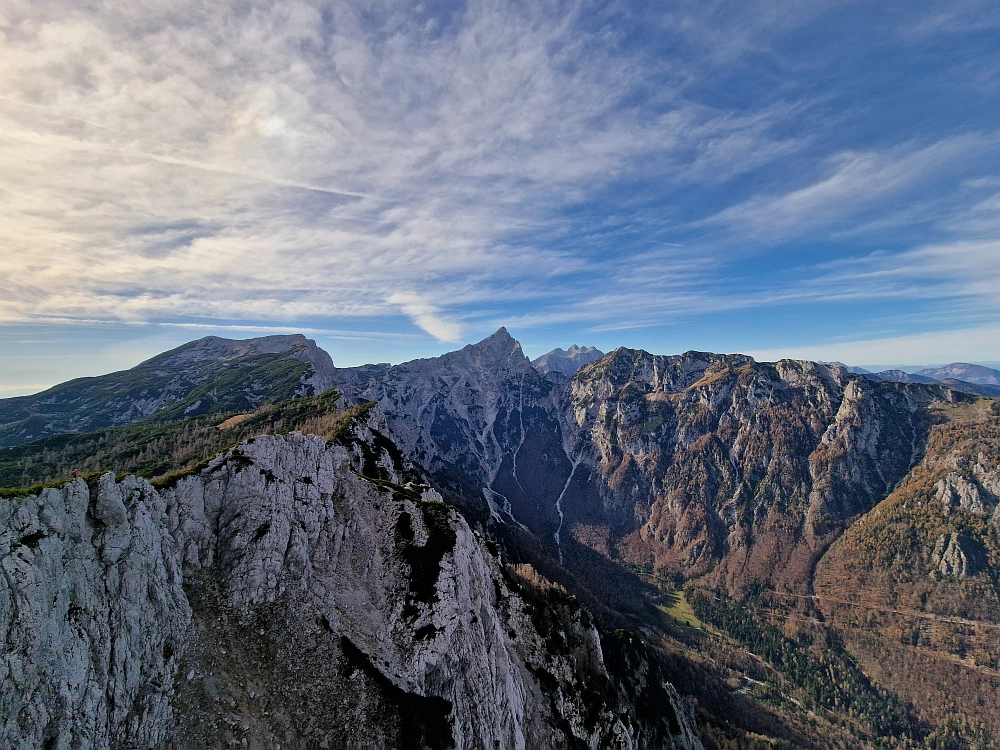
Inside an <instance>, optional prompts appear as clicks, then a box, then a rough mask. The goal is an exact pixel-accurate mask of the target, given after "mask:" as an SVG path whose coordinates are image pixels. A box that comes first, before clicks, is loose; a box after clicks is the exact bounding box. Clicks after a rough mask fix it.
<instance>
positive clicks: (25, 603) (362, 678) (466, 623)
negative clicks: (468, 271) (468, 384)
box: [0, 410, 700, 748]
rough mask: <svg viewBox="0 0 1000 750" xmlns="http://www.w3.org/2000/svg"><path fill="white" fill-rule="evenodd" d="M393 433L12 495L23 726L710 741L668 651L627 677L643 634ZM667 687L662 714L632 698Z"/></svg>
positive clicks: (238, 737) (10, 615)
mask: <svg viewBox="0 0 1000 750" xmlns="http://www.w3.org/2000/svg"><path fill="white" fill-rule="evenodd" d="M383 430H384V425H383V424H382V423H381V422H380V421H379V416H378V412H377V410H375V411H372V412H369V416H368V418H367V420H361V419H357V420H355V421H354V422H352V423H351V426H350V428H349V430H348V432H347V433H345V435H344V436H342V437H341V438H338V440H337V441H335V442H333V443H328V442H327V441H325V440H323V439H321V438H315V437H311V436H303V435H299V434H295V433H293V434H290V435H286V436H265V437H260V438H257V439H255V440H249V441H246V442H244V443H243V444H241V445H240V446H238V447H237V448H234V449H232V450H230V451H228V452H227V453H225V454H221V455H220V456H218V457H217V458H216V459H214V460H213V461H212V462H211V463H210V464H209V465H208V466H207V467H206V468H205V469H203V470H201V471H200V472H196V473H191V474H187V475H184V476H180V477H177V478H176V479H175V480H172V481H171V482H169V483H168V484H167V486H164V487H162V488H161V489H156V488H154V487H153V486H151V485H150V484H149V483H148V482H146V481H145V480H140V479H137V478H135V477H126V478H124V479H123V480H121V481H115V478H114V477H113V476H112V475H110V474H107V475H105V476H103V477H102V478H101V479H100V481H99V483H96V484H95V485H94V486H88V484H87V483H85V482H84V481H83V480H75V481H73V482H69V483H67V484H66V485H65V486H63V488H62V489H61V490H60V489H48V490H45V491H44V492H43V493H42V494H41V495H36V496H31V497H28V498H26V499H3V500H0V529H2V533H0V556H2V569H3V573H4V575H3V579H2V581H0V583H2V590H0V626H2V630H3V632H4V633H5V634H6V636H5V638H6V640H5V644H4V649H3V652H2V659H0V686H2V689H0V695H2V696H3V697H2V698H0V708H2V712H3V717H4V720H3V722H2V725H0V733H2V744H3V745H4V746H5V747H11V748H37V747H46V748H50V747H51V748H64V747H66V748H68V747H73V748H91V747H93V748H105V747H109V748H125V747H134V746H139V747H152V746H166V747H179V748H180V747H190V746H193V745H197V746H206V747H213V746H219V747H221V746H226V745H230V746H231V745H234V744H235V745H236V746H243V747H251V748H265V747H266V748H273V747H277V746H278V745H279V744H280V746H281V747H283V748H289V747H292V748H294V747H328V746H330V747H332V746H337V747H359V748H360V747H365V748H370V747H386V748H389V747H452V746H454V747H457V748H492V747H495V746H500V747H512V748H517V747H528V748H531V747H538V748H542V747H554V746H564V747H573V746H579V747H621V748H638V747H665V748H667V747H676V748H681V747H683V748H699V747H700V742H699V740H698V739H697V736H696V732H695V729H694V726H693V719H692V715H691V709H690V707H689V706H688V705H687V704H686V703H685V701H684V700H682V699H681V698H680V697H679V696H678V695H677V693H676V691H675V690H673V688H672V687H671V686H669V684H668V685H664V684H662V682H660V681H659V680H657V681H656V683H655V684H653V683H651V682H648V681H647V680H648V679H651V678H646V679H644V678H643V677H642V675H643V674H653V675H655V674H657V672H656V670H655V669H651V667H650V665H649V664H645V666H644V665H643V663H637V662H635V659H636V656H635V652H634V650H633V651H628V649H626V651H627V652H628V654H629V656H628V659H626V661H627V662H628V664H626V665H625V668H627V670H626V671H627V672H628V673H627V677H628V680H627V681H623V680H622V679H621V678H620V677H616V676H613V674H612V672H614V673H615V674H618V673H620V672H621V670H622V669H623V667H622V665H621V664H620V663H619V664H618V666H617V667H616V668H615V669H613V670H612V669H609V666H608V664H607V663H606V657H605V653H606V652H607V653H608V654H612V655H613V654H619V653H621V652H622V646H621V644H620V643H618V642H615V643H614V644H610V645H611V648H610V649H605V648H603V647H602V637H601V635H600V634H599V633H598V631H597V630H596V629H595V627H594V624H593V621H592V620H591V619H590V617H589V615H588V614H587V612H586V610H584V609H582V608H581V607H580V606H579V604H577V603H575V601H574V600H573V599H572V598H571V597H567V596H565V595H558V596H554V595H553V594H552V592H551V591H550V590H549V589H548V588H547V584H544V579H539V577H538V576H537V575H534V574H532V572H531V570H530V568H529V569H527V572H525V569H523V567H522V568H520V569H513V568H510V567H509V566H505V565H504V564H502V562H501V561H500V560H499V559H498V558H497V557H496V554H497V551H496V550H495V548H491V547H490V545H489V544H487V542H486V541H484V540H483V539H482V538H481V537H480V536H478V535H477V534H476V533H475V532H474V531H473V530H472V529H471V528H470V527H469V525H468V524H467V523H466V522H465V521H464V519H463V518H462V516H461V515H459V514H457V513H456V512H455V511H454V510H453V509H451V508H449V507H448V506H447V505H445V504H443V503H442V502H441V501H440V495H438V494H437V493H436V492H435V491H434V490H433V489H431V487H430V486H429V485H427V484H426V483H425V481H424V480H423V479H422V477H421V475H420V474H419V473H418V472H417V471H416V470H415V469H413V468H412V467H411V466H410V465H409V464H408V463H407V462H406V460H405V459H403V458H402V456H401V454H400V452H399V450H398V449H397V448H396V447H395V446H394V445H393V444H392V442H391V441H390V440H388V439H387V438H386V437H385V435H384V432H383ZM539 580H541V581H542V583H541V584H540V583H539ZM629 660H631V661H629ZM629 664H631V667H629V666H628V665H629ZM629 669H630V670H631V671H628V670H629ZM636 670H638V671H636ZM657 690H658V691H659V693H657V695H659V698H658V708H657V711H656V712H654V713H653V714H649V713H648V712H646V713H643V711H642V710H641V709H639V708H637V706H638V705H639V702H637V699H636V698H634V697H633V698H630V697H629V696H630V695H632V696H639V695H641V694H642V693H643V691H654V692H655V691H657Z"/></svg>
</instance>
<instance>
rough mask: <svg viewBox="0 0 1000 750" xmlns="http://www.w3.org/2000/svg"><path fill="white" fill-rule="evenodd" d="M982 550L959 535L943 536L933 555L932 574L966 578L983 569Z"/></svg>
mask: <svg viewBox="0 0 1000 750" xmlns="http://www.w3.org/2000/svg"><path fill="white" fill-rule="evenodd" d="M983 556H984V555H983V552H982V549H981V548H979V547H978V545H976V544H975V543H974V542H972V541H971V540H970V539H966V538H964V537H962V536H960V535H959V534H954V533H952V534H942V535H941V536H940V537H938V540H937V543H936V544H935V545H934V551H933V552H932V553H931V567H932V569H933V570H932V574H938V575H942V576H952V577H954V578H965V577H966V576H968V575H972V574H975V573H978V572H979V571H980V569H981V568H982V558H983Z"/></svg>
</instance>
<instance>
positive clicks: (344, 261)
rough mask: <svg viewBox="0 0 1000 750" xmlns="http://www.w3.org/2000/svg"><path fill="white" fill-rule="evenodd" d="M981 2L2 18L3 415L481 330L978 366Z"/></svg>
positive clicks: (984, 203) (424, 351)
mask: <svg viewBox="0 0 1000 750" xmlns="http://www.w3.org/2000/svg"><path fill="white" fill-rule="evenodd" d="M998 50H1000V4H997V3H995V2H992V0H989V1H983V2H963V1H962V0H951V1H950V2H947V3H943V2H920V1H919V0H912V1H908V2H905V3H871V2H867V1H866V2H827V1H824V0H809V1H806V0H800V1H798V2H785V1H780V0H776V1H774V2H752V1H748V0H740V1H738V2H711V1H710V0H696V1H694V0H693V1H692V2H672V1H670V0H666V1H665V2H658V3H642V2H549V1H548V0H533V1H532V2H494V1H492V0H484V1H483V2H467V3H452V2H440V3H438V2H418V3H413V2H411V3H395V2H353V1H352V0H337V1H336V2H332V3H325V2H298V1H293V0H287V1H277V2H271V3H262V2H253V1H252V0H250V1H248V0H239V1H238V2H229V0H217V1H216V2H212V3H204V2H186V1H185V0H159V1H157V0H153V1H146V0H131V1H130V2H128V3H99V2H86V1H85V0H83V1H82V0H30V1H27V2H22V1H21V0H0V396H11V395H17V394H24V393H31V392H35V391H38V390H41V389H43V388H45V387H47V386H50V385H52V384H54V383H57V382H61V381H64V380H67V379H69V378H71V377H77V376H83V375H97V374H101V373H104V372H109V371H112V370H117V369H123V368H126V367H130V366H132V365H134V364H137V363H138V362H139V361H141V360H143V359H146V358H148V357H150V356H152V355H154V354H156V353H158V352H160V351H163V350H166V349H169V348H172V347H173V346H177V345H179V344H181V343H183V342H185V341H189V340H192V339H195V338H200V337H202V336H207V335H217V336H225V337H229V338H249V337H252V336H259V335H267V334H271V333H290V332H302V333H305V334H306V335H308V336H309V337H310V338H313V339H315V340H316V341H317V342H318V343H319V344H320V345H321V346H322V347H323V348H325V349H326V350H327V351H329V352H330V353H331V355H332V356H333V358H334V361H335V362H336V363H337V364H338V365H356V364H361V363H364V362H386V361H389V362H400V361H405V360H409V359H413V358H416V357H426V356H434V355H436V354H440V353H442V352H445V351H449V350H452V349H455V348H458V347H460V346H462V345H464V344H466V343H469V342H473V341H477V340H479V339H481V338H484V337H485V336H487V335H489V334H490V333H492V332H493V331H495V330H496V329H497V328H498V327H500V326H501V325H503V326H506V327H507V329H508V330H509V331H510V332H511V334H512V335H514V336H515V337H516V338H517V339H518V340H519V341H521V343H522V345H523V346H524V348H525V351H526V352H527V353H528V354H529V355H530V356H537V355H540V354H542V353H543V352H545V351H548V350H549V349H552V348H554V347H556V346H562V347H567V346H569V345H570V344H573V343H576V344H580V345H593V346H597V347H598V348H600V349H602V350H604V351H610V350H612V349H614V348H615V347H617V346H630V347H636V348H643V349H647V350H649V351H653V352H656V353H661V354H671V353H678V352H683V351H686V350H688V349H699V350H708V351H723V352H743V353H747V354H751V355H753V356H755V357H757V358H758V359H763V360H770V359H777V358H781V357H796V358H803V359H820V360H839V361H842V362H847V363H849V364H856V365H863V366H875V365H878V366H890V365H904V364H905V365H913V366H916V365H921V364H935V363H946V362H951V361H966V362H1000V64H998V63H1000V54H998Z"/></svg>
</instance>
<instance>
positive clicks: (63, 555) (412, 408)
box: [0, 329, 1000, 749]
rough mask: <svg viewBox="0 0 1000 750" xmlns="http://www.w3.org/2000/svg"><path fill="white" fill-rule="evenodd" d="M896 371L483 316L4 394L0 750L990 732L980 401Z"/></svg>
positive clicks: (227, 349) (281, 340)
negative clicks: (403, 354) (345, 345)
mask: <svg viewBox="0 0 1000 750" xmlns="http://www.w3.org/2000/svg"><path fill="white" fill-rule="evenodd" d="M945 369H947V368H945ZM964 372H965V371H964V370H963V371H959V370H955V368H952V370H948V371H946V372H944V371H943V372H939V373H937V372H936V373H934V375H935V376H942V377H943V376H947V377H949V378H955V377H956V376H957V375H961V374H963V373H964ZM877 375H884V373H880V374H877ZM919 379H926V380H928V381H929V382H899V381H898V380H897V379H894V378H889V377H870V376H868V375H865V374H858V373H852V372H850V371H849V370H848V369H847V368H845V367H843V366H840V365H837V364H822V363H814V362H805V361H797V360H782V361H780V362H775V363H761V362H756V361H755V360H753V359H752V358H750V357H747V356H744V355H738V354H712V353H705V352H694V351H691V352H686V353H684V354H681V355H674V356H660V355H653V354H650V353H648V352H644V351H641V350H633V349H626V348H619V349H616V350H614V351H612V352H610V353H608V354H603V355H602V354H601V353H600V352H598V351H597V350H594V349H592V348H589V349H587V348H580V347H573V348H571V349H570V350H569V351H568V352H566V351H563V350H556V351H555V352H552V353H550V355H545V357H542V358H539V359H536V360H535V362H534V363H533V362H532V361H530V360H529V359H528V358H527V357H526V356H525V354H524V352H523V351H522V349H521V346H520V344H519V343H518V342H517V341H516V340H515V339H513V338H512V337H511V336H510V335H509V334H508V333H507V331H506V330H505V329H500V330H499V331H497V332H496V333H495V334H494V335H492V336H490V337H489V338H487V339H485V340H483V341H481V342H479V343H477V344H472V345H469V346H466V347H465V348H463V349H461V350H459V351H455V352H451V353H449V354H445V355H443V356H441V357H437V358H432V359H424V360H415V361H412V362H407V363H404V364H400V365H395V366H393V365H387V364H386V365H365V366H362V367H352V368H338V367H335V366H334V365H333V362H332V361H331V360H330V358H329V356H328V355H326V354H325V352H322V350H320V349H318V347H316V346H315V344H313V343H312V342H310V341H309V340H308V339H305V338H304V337H301V336H297V337H266V338H263V339H254V340H250V341H246V342H229V341H226V340H224V339H217V338H209V339H203V340H201V341H199V342H193V343H192V344H188V345H185V346H184V347H180V348H179V349H177V350H174V351H173V352H168V353H166V354H164V355H160V356H159V357H156V358H154V359H152V360H149V362H146V363H143V364H142V365H140V366H139V367H137V368H135V369H134V370H129V371H126V372H124V373H116V374H114V375H109V376H104V377H103V378H94V379H86V380H84V381H71V382H70V383H67V384H63V385H62V386H56V387H55V388H53V389H50V390H49V391H46V392H44V393H42V394H38V395H37V396H30V397H19V398H18V399H5V400H0V439H2V440H3V441H4V444H5V445H6V446H7V447H5V448H3V449H2V450H0V485H7V486H8V489H5V490H0V498H2V499H0V503H2V512H0V529H3V532H2V535H0V543H2V546H0V554H2V555H3V569H4V573H5V576H4V578H3V586H4V587H5V588H4V590H3V591H2V592H0V622H2V623H3V624H4V628H5V632H6V633H7V636H6V642H5V647H4V651H3V659H4V661H3V663H2V664H0V683H2V684H3V691H2V692H3V694H4V695H5V696H7V698H5V699H4V702H3V703H2V705H3V712H4V713H3V717H4V722H3V726H4V727H5V729H3V731H4V732H5V734H4V735H3V736H4V742H5V744H6V745H8V746H10V747H19V748H20V747H24V748H28V747H43V746H44V747H53V748H55V747H122V748H124V747H133V746H134V747H152V746H168V747H178V748H180V747H189V746H199V747H226V746H244V747H260V748H264V747H267V748H272V747H275V746H277V745H280V746H281V747H283V748H289V747H292V748H297V747H302V748H307V747H308V748H312V747H386V748H388V747H414V748H418V747H457V748H479V747H504V748H506V747H539V748H541V747H573V746H579V747H593V748H598V747H600V748H603V747H621V748H626V747H627V748H647V747H656V748H660V747H662V748H670V747H676V748H682V747H683V748H701V747H704V748H720V749H721V748H726V749H728V748H757V747H759V748H764V747H787V748H793V747H796V748H851V747H879V748H882V747H886V748H893V747H899V748H917V747H933V748H987V747H993V746H995V743H996V742H997V741H1000V715H998V714H997V710H996V706H995V700H993V697H994V696H995V695H996V692H997V689H998V688H1000V671H998V670H1000V666H998V659H1000V651H998V650H997V647H996V644H997V643H998V642H1000V641H998V640H997V635H998V632H1000V532H998V524H1000V401H998V400H994V399H991V398H989V397H988V396H986V395H983V394H982V393H980V392H979V391H977V390H976V389H979V390H982V389H988V388H990V387H992V386H991V384H990V383H988V382H986V381H983V382H981V383H979V384H973V385H974V386H975V387H974V388H970V387H965V386H960V387H952V383H951V381H950V380H944V381H941V380H938V379H937V377H935V378H931V376H930V375H929V374H928V375H922V376H920V378H918V379H917V380H919ZM956 382H962V383H964V382H965V381H956ZM966 385H968V384H966ZM74 469H75V470H77V471H78V473H80V474H81V475H82V478H79V479H76V480H72V481H71V480H70V477H69V475H70V473H71V472H72V471H73V470H74ZM147 593H148V596H147ZM129 623H136V625H135V626H134V627H133V626H131V625H130V624H129ZM46 644H48V645H46ZM108 644H112V646H113V648H110V650H109V645H108ZM324 743H325V744H324Z"/></svg>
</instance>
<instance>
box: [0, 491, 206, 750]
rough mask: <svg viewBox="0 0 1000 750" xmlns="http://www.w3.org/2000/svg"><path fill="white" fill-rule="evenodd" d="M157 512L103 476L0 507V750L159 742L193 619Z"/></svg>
mask: <svg viewBox="0 0 1000 750" xmlns="http://www.w3.org/2000/svg"><path fill="white" fill-rule="evenodd" d="M92 490H93V491H92ZM166 507H167V506H166V503H165V502H164V500H163V499H162V498H161V497H160V496H159V495H158V493H157V492H156V491H155V490H154V489H153V488H152V487H150V486H149V484H148V483H147V482H145V481H142V480H137V479H135V478H134V477H133V478H128V479H125V480H124V481H122V482H120V483H116V482H115V480H114V476H113V475H110V474H109V475H106V476H105V477H104V478H103V479H102V480H101V482H100V486H99V487H94V488H88V486H87V484H86V483H85V482H84V481H83V480H82V479H78V480H76V481H74V482H70V483H69V484H67V485H65V486H64V487H63V488H62V490H56V489H48V490H45V491H44V492H43V493H42V494H41V495H36V496H31V497H28V498H23V499H3V500H0V568H2V570H3V578H2V579H0V633H3V638H4V641H3V645H2V648H0V745H2V746H3V747H6V748H12V749H13V748H18V750H37V748H52V749H53V750H54V749H56V748H119V747H120V748H124V747H156V746H159V745H160V744H161V743H162V742H163V740H164V737H165V733H166V731H167V729H168V727H169V726H170V719H171V707H170V686H171V684H172V681H173V674H174V670H175V669H176V666H177V660H178V658H179V655H180V651H181V649H182V648H183V644H184V642H185V638H186V632H187V629H188V624H189V622H190V618H191V610H190V607H189V606H188V600H187V597H186V596H185V594H184V592H183V590H182V588H181V570H180V565H179V554H178V553H179V549H178V547H177V545H176V543H175V541H174V539H173V537H172V536H171V535H170V533H169V531H168V528H167V526H168V524H167V517H166Z"/></svg>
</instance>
